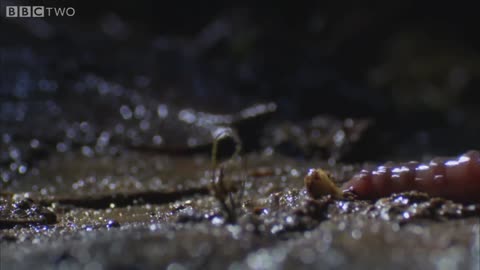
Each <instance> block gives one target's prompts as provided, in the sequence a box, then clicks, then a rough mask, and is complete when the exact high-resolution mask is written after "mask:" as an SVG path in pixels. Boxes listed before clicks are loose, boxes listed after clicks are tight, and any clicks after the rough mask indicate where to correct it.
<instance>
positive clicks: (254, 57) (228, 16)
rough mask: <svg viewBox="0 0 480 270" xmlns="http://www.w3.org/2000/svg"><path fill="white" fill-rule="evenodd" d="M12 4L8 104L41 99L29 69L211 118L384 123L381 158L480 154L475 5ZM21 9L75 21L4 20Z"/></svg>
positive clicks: (4, 41) (378, 145)
mask: <svg viewBox="0 0 480 270" xmlns="http://www.w3.org/2000/svg"><path fill="white" fill-rule="evenodd" d="M1 4H2V18H1V26H0V33H1V39H0V45H1V49H2V51H1V62H0V63H1V71H2V77H1V78H2V83H1V84H0V86H1V95H2V96H1V99H2V100H3V101H6V100H7V101H8V100H16V99H25V98H29V97H32V96H35V95H36V94H35V89H34V88H35V85H36V84H32V86H27V87H26V89H30V88H31V89H30V90H25V89H24V90H23V91H27V92H28V93H27V94H25V93H23V94H22V93H20V94H19V92H18V91H17V90H18V89H17V88H15V87H14V86H13V85H14V83H15V81H17V80H18V74H19V72H20V73H21V72H24V73H25V72H26V73H27V74H29V78H30V79H31V80H32V81H35V80H40V79H42V78H48V79H49V80H55V81H57V82H58V84H59V89H62V91H63V92H62V95H68V91H69V85H71V83H72V82H73V81H75V80H76V79H77V78H78V77H79V76H80V74H86V73H88V74H95V75H97V76H101V77H103V78H108V79H109V80H111V81H115V82H118V83H121V84H123V85H127V86H130V87H137V88H139V89H140V91H145V92H148V93H150V94H151V95H153V96H155V97H156V98H158V100H162V101H163V102H167V103H174V104H179V105H180V106H194V107H196V108H202V109H205V110H209V111H212V112H216V111H219V112H223V111H232V110H238V109H240V108H242V107H244V106H246V105H248V104H251V103H254V102H260V101H274V102H276V103H277V104H278V106H279V112H278V114H277V116H276V117H277V120H279V121H281V120H291V121H297V120H305V119H309V118H311V117H313V116H315V115H318V114H330V115H333V116H337V117H342V118H343V117H367V118H371V119H374V120H375V123H376V125H375V132H374V136H373V137H371V138H370V141H368V143H367V144H366V146H365V150H364V151H367V152H369V151H370V152H371V153H375V154H372V155H371V156H369V157H372V158H378V157H381V156H382V155H383V154H385V153H388V155H399V156H408V157H412V156H419V155H421V154H423V153H432V154H441V155H456V154H458V153H460V152H463V151H465V150H467V149H473V148H478V138H479V135H480V132H479V130H480V127H479V124H478V122H479V120H478V117H479V116H480V113H479V112H480V109H479V106H478V103H479V100H480V93H479V91H478V87H479V85H480V55H479V48H480V36H479V35H478V10H477V9H475V8H474V7H473V6H469V5H467V4H465V3H462V2H455V3H452V2H450V3H448V4H441V3H438V2H434V1H422V2H421V3H418V1H390V2H388V3H381V4H377V5H366V4H365V5H360V4H358V3H357V1H332V2H329V3H323V2H321V1H303V2H291V1H284V2H270V3H262V4H258V3H254V2H243V1H234V2H229V3H228V4H227V3H225V2H210V3H206V2H200V1H143V2H131V1H110V2H109V1H106V2H105V1H101V2H95V3H93V2H87V1H70V0H59V1H33V0H32V1H14V0H12V1H8V2H7V1H4V0H2V2H1ZM22 4H23V5H34V4H35V5H45V6H54V7H61V6H64V7H68V6H71V7H74V8H75V10H76V14H75V16H74V17H50V18H43V19H39V18H28V19H27V18H25V19H21V18H5V16H4V10H5V8H4V6H6V5H22ZM19 50H24V51H25V52H28V53H25V54H21V53H20V55H23V56H21V57H20V56H18V55H19V53H18V51H19ZM12 51H15V53H12ZM22 74H23V73H22ZM145 81H148V87H144V84H145V83H144V82H145ZM142 88H145V89H144V90H142ZM380 149H382V151H379V150H380ZM377 154H378V155H377ZM388 155H387V156H388Z"/></svg>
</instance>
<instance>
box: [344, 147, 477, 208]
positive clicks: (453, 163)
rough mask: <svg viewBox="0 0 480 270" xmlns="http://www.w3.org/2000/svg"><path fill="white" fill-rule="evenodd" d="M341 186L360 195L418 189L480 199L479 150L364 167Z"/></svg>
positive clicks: (449, 196)
mask: <svg viewBox="0 0 480 270" xmlns="http://www.w3.org/2000/svg"><path fill="white" fill-rule="evenodd" d="M342 189H343V190H344V191H347V190H349V191H352V192H353V193H355V194H356V195H357V196H358V197H359V198H360V199H377V198H380V197H385V196H389V195H390V194H392V193H397V192H404V191H410V190H417V191H421V192H425V193H427V194H429V195H430V196H438V197H444V198H447V199H451V200H455V201H462V202H480V153H479V152H478V151H469V152H467V153H465V154H462V155H460V156H459V157H458V158H455V159H450V160H440V159H433V160H432V161H430V163H429V164H421V163H418V162H414V161H412V162H408V163H406V164H403V165H400V166H392V165H384V166H380V167H377V168H376V169H374V170H366V169H364V170H362V171H360V172H359V173H358V174H356V175H354V176H353V177H352V179H350V180H349V181H348V182H346V183H345V184H344V185H343V187H342Z"/></svg>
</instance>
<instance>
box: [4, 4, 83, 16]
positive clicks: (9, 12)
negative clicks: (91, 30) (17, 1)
mask: <svg viewBox="0 0 480 270" xmlns="http://www.w3.org/2000/svg"><path fill="white" fill-rule="evenodd" d="M74 15H75V9H74V8H73V7H45V6H7V7H6V11H5V16H6V17H9V18H14V17H15V18H16V17H23V18H31V17H50V16H61V17H63V16H68V17H72V16H74Z"/></svg>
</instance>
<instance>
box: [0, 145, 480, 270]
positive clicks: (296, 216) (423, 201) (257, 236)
mask: <svg viewBox="0 0 480 270" xmlns="http://www.w3.org/2000/svg"><path fill="white" fill-rule="evenodd" d="M224 166H225V171H224V180H225V182H228V183H230V186H239V187H241V188H239V187H237V188H235V190H236V191H234V189H233V188H232V191H231V195H232V198H233V200H234V204H233V205H229V206H231V207H235V209H234V215H235V219H234V222H230V221H229V220H228V215H229V213H227V212H226V211H225V209H224V208H222V205H221V201H219V197H218V196H214V195H213V194H212V192H211V187H210V186H209V185H211V183H212V167H211V161H210V159H209V157H208V155H197V156H195V157H171V156H162V155H152V154H144V153H139V152H131V151H125V152H122V153H121V154H119V155H117V156H109V155H103V156H102V155H96V156H94V157H85V156H84V155H83V154H82V153H81V152H80V151H78V152H69V153H66V154H65V153H59V154H54V155H52V156H51V157H49V158H48V159H47V160H45V161H43V162H41V163H39V164H38V170H32V171H30V172H28V173H26V174H25V175H23V176H22V181H21V182H20V181H18V185H17V184H12V185H10V186H9V187H8V188H6V189H5V191H4V192H3V194H2V200H1V208H0V210H1V212H0V213H1V215H0V225H1V238H0V239H1V243H0V245H1V251H2V252H1V263H2V269H31V268H32V267H33V268H36V269H52V268H54V269H65V267H68V268H69V269H156V268H158V267H167V268H169V269H183V268H204V267H209V268H228V269H243V268H251V269H265V268H282V269H289V268H292V267H295V268H312V267H320V268H325V269H338V268H343V269H349V268H353V267H354V268H360V269H372V268H374V269H380V268H391V269H405V268H410V269H478V267H479V265H478V263H479V257H478V254H479V244H480V243H479V239H480V238H479V237H480V222H479V216H480V205H475V204H471V205H462V204H457V203H454V202H452V201H446V200H443V199H440V198H429V197H428V196H427V195H424V194H421V193H418V192H410V193H402V194H396V195H392V196H391V197H389V198H385V199H380V200H378V201H377V202H369V201H359V200H349V199H345V200H335V199H331V198H329V197H324V198H321V199H318V200H312V199H309V198H308V196H307V194H306V191H305V188H304V186H303V177H304V175H305V172H306V170H307V169H308V168H310V167H321V168H324V169H328V170H330V171H331V172H332V173H333V175H334V176H335V177H336V179H339V181H344V180H345V179H348V178H349V177H350V176H351V175H352V173H353V172H354V171H355V170H356V169H357V168H356V167H355V166H351V165H345V164H330V165H329V164H328V163H325V162H322V161H315V160H309V161H296V160H293V159H291V158H287V157H284V156H281V155H278V154H272V153H268V152H267V153H262V154H248V155H244V156H242V157H241V159H238V160H233V161H229V162H227V165H224ZM239 184H241V186H240V185H239ZM228 202H229V201H228Z"/></svg>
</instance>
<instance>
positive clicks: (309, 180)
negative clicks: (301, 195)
mask: <svg viewBox="0 0 480 270" xmlns="http://www.w3.org/2000/svg"><path fill="white" fill-rule="evenodd" d="M304 182H305V187H306V188H307V192H308V195H310V197H312V198H314V199H318V198H320V197H322V196H326V195H331V196H332V197H334V198H342V197H343V193H342V192H341V190H340V188H338V187H337V186H336V185H335V183H333V179H332V176H331V175H330V173H328V172H326V171H324V170H322V169H310V170H309V171H308V173H307V175H306V176H305V178H304Z"/></svg>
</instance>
